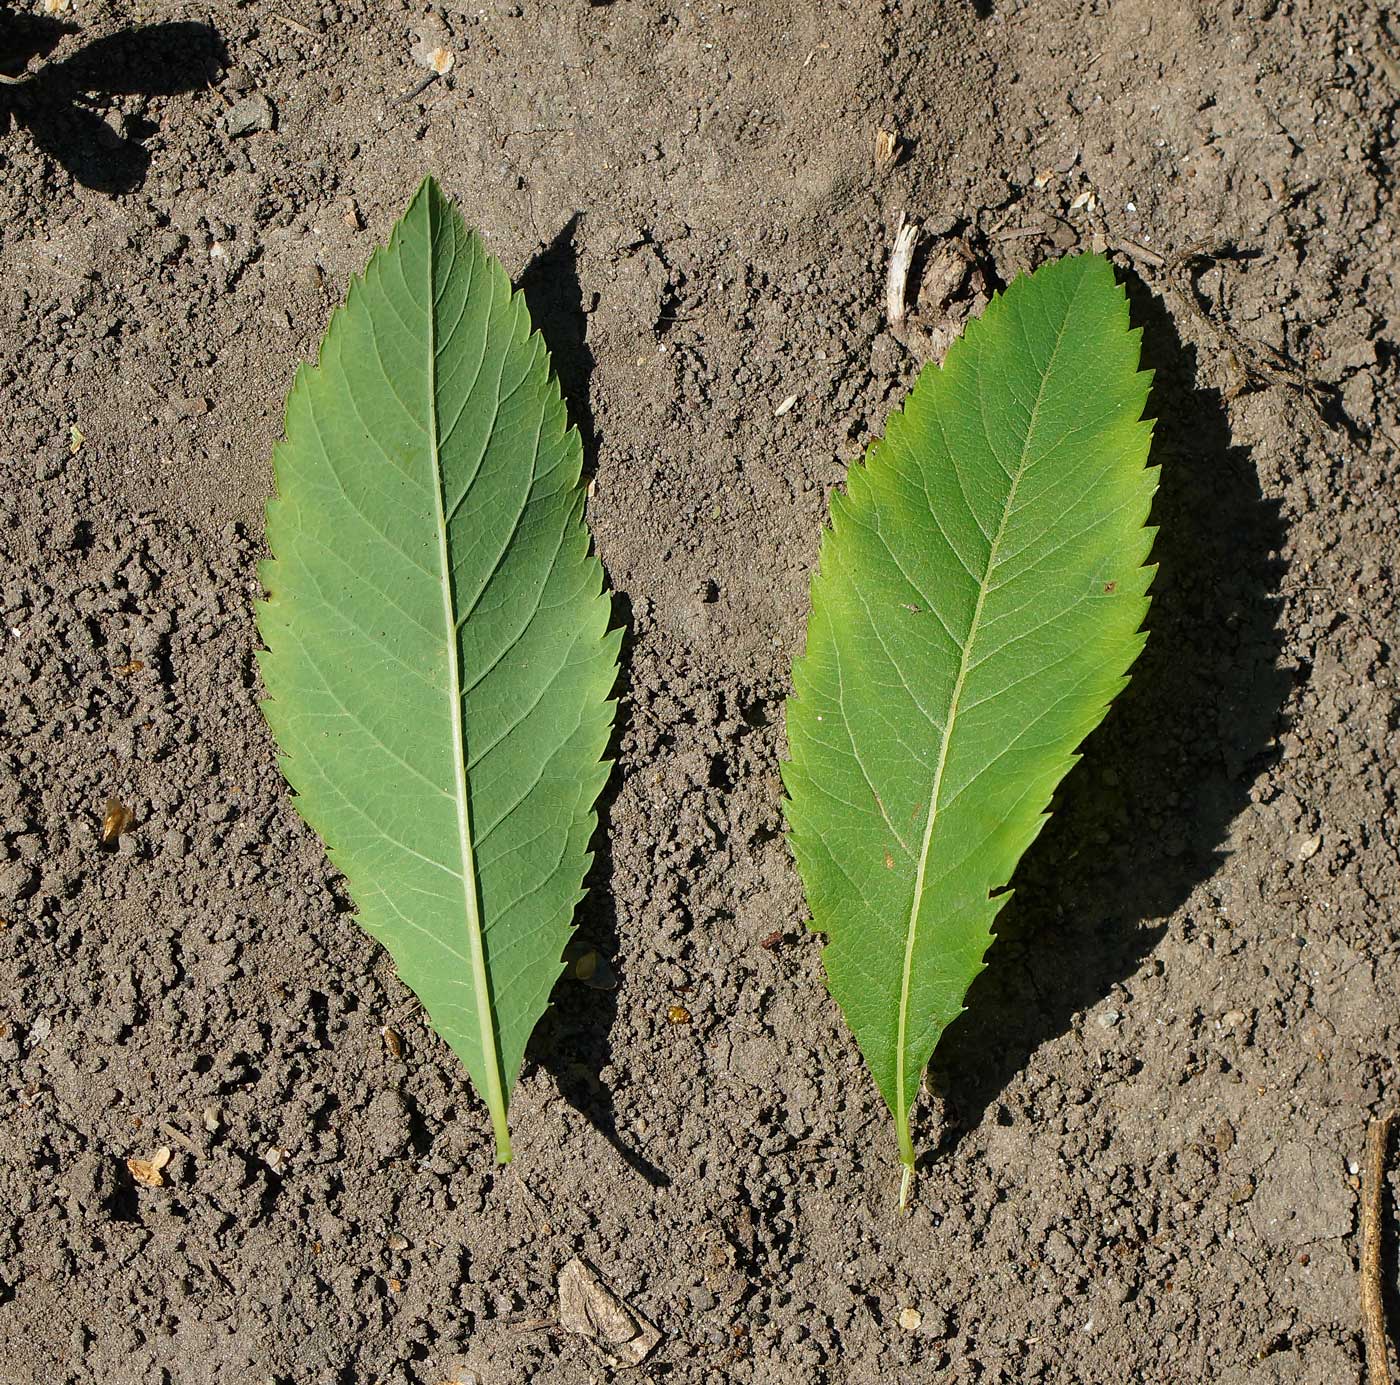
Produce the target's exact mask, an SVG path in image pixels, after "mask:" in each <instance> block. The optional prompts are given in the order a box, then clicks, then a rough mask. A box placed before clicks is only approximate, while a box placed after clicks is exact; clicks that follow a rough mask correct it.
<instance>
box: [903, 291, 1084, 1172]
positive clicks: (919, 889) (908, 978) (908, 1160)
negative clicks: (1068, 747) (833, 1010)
mask: <svg viewBox="0 0 1400 1385" xmlns="http://www.w3.org/2000/svg"><path fill="white" fill-rule="evenodd" d="M1083 282H1084V278H1083V275H1081V276H1080V278H1079V282H1078V283H1077V284H1076V285H1075V287H1074V293H1073V294H1072V295H1071V296H1070V300H1069V302H1068V303H1067V304H1066V305H1065V309H1064V314H1063V316H1062V318H1061V320H1060V326H1059V328H1058V330H1057V331H1056V333H1055V344H1054V346H1053V347H1052V348H1051V350H1050V358H1049V360H1048V361H1047V362H1046V364H1045V369H1044V371H1043V372H1042V373H1041V377H1040V388H1039V389H1038V390H1037V391H1036V396H1035V403H1034V404H1033V405H1032V406H1031V414H1030V418H1029V420H1028V421H1027V423H1026V436H1025V441H1024V442H1023V443H1022V445H1021V455H1020V457H1019V458H1018V460H1017V463H1016V470H1015V473H1014V474H1012V473H1010V472H1008V473H1007V476H1008V478H1009V479H1010V481H1011V486H1010V488H1009V489H1008V491H1007V493H1006V501H1005V503H1004V504H1003V506H1002V511H1001V521H1000V523H999V524H998V525H997V532H996V535H995V537H994V538H993V539H992V545H991V548H990V549H989V550H988V552H987V565H986V568H985V570H984V571H983V573H982V579H981V581H980V582H979V583H978V589H977V603H976V605H975V606H974V607H973V611H972V620H971V622H970V623H969V625H968V628H967V638H966V640H965V641H964V642H963V646H962V654H961V657H960V658H959V661H958V675H957V678H956V679H955V680H954V683H953V695H952V697H951V698H950V699H949V702H948V716H947V718H946V720H945V721H944V723H943V734H942V736H941V738H940V740H939V745H938V763H937V765H936V766H935V767H934V772H933V788H932V789H931V791H930V793H929V803H928V816H927V817H926V818H925V820H924V836H923V842H922V844H921V846H920V849H919V863H918V866H917V868H916V870H915V873H914V895H913V899H912V900H911V902H910V905H909V923H908V925H907V927H906V930H905V939H904V970H903V973H902V974H901V976H900V989H899V1022H898V1029H897V1032H896V1036H895V1039H896V1042H895V1125H896V1128H897V1129H898V1132H899V1157H900V1161H901V1162H902V1163H903V1164H904V1165H905V1167H906V1168H909V1169H912V1168H913V1166H914V1141H913V1137H912V1136H911V1135H910V1133H909V1114H910V1112H909V1106H908V1104H907V1101H906V1097H905V1094H904V1093H905V1055H906V1050H907V1036H908V1030H909V991H910V986H911V984H912V981H913V974H914V948H915V945H916V943H917V941H918V935H919V906H920V903H921V901H922V899H923V893H924V877H925V872H926V870H927V868H928V858H929V850H930V848H931V846H932V843H933V833H934V826H935V824H936V822H937V820H938V813H939V809H940V807H941V806H942V805H941V803H940V802H939V799H940V796H941V794H942V790H943V771H944V768H945V766H946V765H947V762H948V747H949V746H950V744H951V743H952V739H953V730H954V727H955V726H956V724H957V719H958V710H959V706H960V704H961V702H962V694H963V688H964V686H965V684H966V682H967V676H968V673H969V672H970V661H971V656H972V648H973V646H974V645H975V644H976V642H977V631H978V626H979V625H980V623H981V620H982V609H983V607H984V605H985V604H986V600H987V596H988V594H989V583H990V582H991V577H992V573H993V572H995V571H996V566H997V550H998V549H999V548H1000V547H1001V541H1002V538H1003V536H1004V535H1005V533H1006V522H1007V520H1008V519H1009V518H1010V516H1011V511H1012V509H1013V508H1014V506H1015V503H1016V491H1017V488H1018V487H1019V486H1020V484H1021V478H1022V476H1024V475H1025V472H1026V467H1027V464H1028V462H1027V458H1028V456H1029V453H1030V446H1031V439H1032V437H1033V436H1034V435H1035V427H1036V421H1037V419H1038V418H1039V416H1040V406H1041V404H1042V403H1043V402H1044V400H1045V389H1046V386H1047V385H1048V384H1049V381H1050V376H1051V374H1052V372H1053V371H1054V368H1055V359H1056V357H1057V356H1058V355H1059V351H1060V344H1061V342H1063V341H1064V337H1065V331H1066V328H1067V326H1068V323H1069V317H1070V313H1071V311H1072V310H1073V308H1074V304H1075V301H1076V300H1077V299H1078V297H1079V290H1080V287H1081V286H1082V285H1083ZM979 388H980V387H979ZM990 442H991V440H990V438H989V439H988V445H989V446H990ZM949 460H950V461H951V460H952V452H951V449H950V450H949ZM970 510H971V505H970V502H969V512H970ZM970 575H971V574H969V576H970Z"/></svg>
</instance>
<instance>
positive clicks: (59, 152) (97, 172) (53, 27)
mask: <svg viewBox="0 0 1400 1385" xmlns="http://www.w3.org/2000/svg"><path fill="white" fill-rule="evenodd" d="M75 32H77V30H76V27H75V26H74V25H71V24H65V23H61V22H59V21H57V20H54V19H47V18H44V17H43V16H40V15H25V14H15V15H12V14H8V13H0V73H4V74H5V75H6V76H8V77H19V76H23V75H24V74H25V73H26V72H28V73H29V75H27V76H24V80H23V81H21V82H19V83H17V84H15V85H10V84H5V85H0V132H3V131H5V130H6V129H8V128H9V124H10V118H11V117H12V116H13V117H14V119H15V120H17V121H18V122H19V123H20V124H21V125H23V126H25V127H26V128H27V129H28V130H29V133H30V134H31V135H32V136H33V139H34V142H35V143H36V144H37V145H38V146H39V147H40V148H41V149H42V150H43V151H44V152H45V153H46V154H49V155H50V156H51V157H53V158H55V159H57V160H58V162H59V163H60V164H62V165H63V167H64V168H66V169H67V170H68V172H69V173H70V174H71V175H72V176H73V177H74V178H75V179H76V180H77V181H78V182H80V183H82V184H83V185H84V186H85V187H89V188H92V189H94V190H95V191H97V192H106V193H124V192H132V191H134V190H135V189H136V188H139V187H140V186H141V184H142V183H143V182H144V181H145V177H146V171H147V169H148V168H149V167H150V162H151V156H150V155H149V154H148V153H147V152H146V150H145V148H144V145H143V143H142V141H144V140H146V139H148V138H149V137H150V136H151V135H153V134H154V133H155V132H156V129H157V128H158V127H157V126H156V125H154V124H152V123H151V122H150V121H148V120H146V119H145V117H144V116H143V115H141V114H131V113H127V114H125V115H122V116H121V117H120V127H121V128H120V129H118V128H116V126H114V125H112V124H109V123H108V122H107V121H106V120H104V119H103V118H102V116H101V114H99V112H100V110H101V109H102V108H103V107H105V106H107V105H109V104H110V103H109V102H108V101H107V100H106V98H108V97H113V96H173V95H175V94H177V93H179V92H184V91H193V90H194V89H195V88H196V87H201V86H205V85H206V84H207V83H209V82H211V81H213V80H214V79H215V78H216V77H217V76H218V75H219V73H220V72H221V71H222V70H223V67H224V65H225V63H226V60H227V59H226V54H225V53H224V48H223V44H222V43H221V42H220V40H219V36H218V34H216V33H215V32H214V30H213V29H211V28H210V27H209V26H208V25H207V24H195V23H187V22H180V23H172V24H151V25H147V26H145V27H143V28H139V29H129V30H126V31H124V32H122V33H118V34H113V35H111V36H110V37H108V38H102V39H97V40H96V41H95V42H93V43H90V44H88V45H87V46H86V47H83V48H80V49H79V50H78V51H77V52H76V53H74V54H73V55H72V56H71V57H67V58H63V59H61V60H59V61H57V62H50V61H48V58H49V55H50V54H51V53H52V52H53V51H54V49H55V48H56V47H57V46H58V44H59V42H60V40H62V39H63V38H64V37H65V36H67V35H69V34H72V33H75ZM31 68H32V71H31V70H30V69H31Z"/></svg>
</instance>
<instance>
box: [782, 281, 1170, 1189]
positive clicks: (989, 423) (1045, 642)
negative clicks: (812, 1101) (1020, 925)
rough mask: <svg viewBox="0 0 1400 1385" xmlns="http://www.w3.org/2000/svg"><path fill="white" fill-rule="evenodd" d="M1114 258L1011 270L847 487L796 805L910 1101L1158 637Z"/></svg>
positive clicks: (841, 939) (828, 545)
mask: <svg viewBox="0 0 1400 1385" xmlns="http://www.w3.org/2000/svg"><path fill="white" fill-rule="evenodd" d="M1139 336H1140V334H1139V333H1138V332H1136V331H1132V330H1130V329H1129V325H1128V305H1127V301H1126V297H1125V295H1124V293H1123V290H1122V289H1121V288H1120V287H1118V285H1117V284H1116V283H1115V281H1114V277H1113V271H1112V269H1111V268H1110V266H1109V265H1108V263H1107V261H1106V260H1104V259H1103V258H1102V257H1100V256H1097V255H1084V256H1079V257H1076V258H1073V259H1065V260H1061V261H1059V262H1058V263H1057V264H1053V265H1050V266H1048V267H1046V268H1044V269H1041V270H1040V271H1039V272H1037V273H1036V274H1034V275H1032V276H1030V277H1029V278H1022V279H1019V280H1017V281H1016V282H1015V283H1013V284H1012V285H1011V287H1010V288H1009V289H1008V290H1007V291H1006V293H1005V294H1003V295H1002V296H1000V297H998V298H997V299H995V300H994V301H993V302H992V303H991V305H990V306H989V307H988V308H987V310H986V312H985V313H984V314H983V316H982V318H981V319H980V320H979V321H975V322H972V323H970V324H969V325H968V328H967V332H966V334H965V336H964V337H963V339H962V340H961V341H960V342H958V343H957V344H955V345H954V346H953V348H952V349H951V351H949V353H948V357H947V360H946V363H945V364H944V366H943V368H942V369H941V370H940V369H939V368H937V367H935V366H930V367H928V368H927V369H925V371H924V372H923V374H922V376H921V377H920V379H919V381H918V383H917V384H916V385H915V387H914V390H913V392H912V393H911V394H910V395H909V398H908V400H907V401H906V403H905V406H904V409H903V412H902V413H899V414H896V415H894V416H893V417H891V419H890V421H889V425H888V429H887V432H886V435H885V438H884V440H883V441H882V442H879V443H877V444H875V445H874V446H873V447H872V448H871V449H870V452H869V455H868V456H867V458H866V460H865V463H864V465H858V466H854V467H852V468H851V471H850V474H849V477H848V479H847V486H846V493H845V494H844V495H840V494H837V495H835V496H834V497H833V499H832V505H831V527H830V529H829V530H828V531H827V532H826V533H825V534H824V535H823V539H822V546H821V557H820V563H819V569H818V573H817V575H816V577H815V578H814V579H813V582H812V613H811V618H810V621H809V623H808V627H807V650H806V654H805V656H804V657H802V658H800V659H798V660H797V661H796V662H795V664H794V666H793V697H792V699H791V700H790V701H789V703H788V710H787V731H788V742H789V747H790V753H791V760H790V762H789V763H788V764H786V765H785V766H784V779H785V782H786V785H787V790H788V794H789V799H790V801H789V804H788V823H789V827H790V832H791V842H792V847H793V851H794V854H795V856H796V858H797V864H798V868H799V871H800V873H801V876H802V880H803V883H804V885H805V887H806V891H807V901H808V905H809V907H810V909H811V913H812V920H813V922H812V927H813V928H814V929H816V930H817V931H819V932H822V933H825V934H826V936H827V944H826V947H825V949H824V951H823V961H824V963H825V966H826V972H827V978H828V984H829V986H830V989H831V993H832V995H833V996H834V997H835V998H836V1000H837V1002H838V1004H839V1005H840V1006H841V1009H842V1010H843V1011H844V1012H845V1015H846V1018H847V1021H848V1022H849V1023H850V1026H851V1029H852V1031H853V1032H854V1034H855V1037H856V1041H857V1043H858V1044H859V1045H860V1049H861V1052H862V1054H863V1055H864V1056H865V1060H866V1062H867V1063H868V1064H869V1065H870V1069H871V1071H872V1073H873V1074H874V1077H875V1081H876V1084H877V1085H878V1087H879V1089H880V1093H881V1095H882V1096H883V1097H884V1099H885V1101H886V1103H887V1104H888V1106H889V1108H890V1110H891V1112H892V1113H893V1115H894V1118H895V1124H896V1129H897V1132H898V1136H899V1148H900V1158H901V1161H902V1162H903V1163H904V1165H905V1168H906V1175H905V1188H906V1190H907V1186H908V1170H910V1169H912V1167H913V1163H914V1148H913V1142H912V1139H911V1136H910V1131H909V1124H910V1113H911V1111H912V1108H913V1106H914V1102H915V1099H916V1097H917V1095H918V1088H919V1081H920V1078H921V1077H922V1074H923V1071H924V1068H925V1066H926V1065H927V1063H928V1060H929V1058H930V1057H931V1056H932V1054H933V1050H934V1048H935V1046H936V1045H937V1043H938V1040H939V1038H940V1036H941V1035H942V1033H943V1031H944V1029H946V1028H947V1026H948V1025H949V1024H950V1023H951V1022H952V1021H953V1020H954V1019H955V1018H956V1017H957V1016H958V1015H959V1014H960V1013H961V1012H962V1009H963V1001H964V999H965V997H966V995H967V990H968V987H969V986H970V985H971V984H972V981H973V978H974V977H975V976H976V975H977V973H978V972H979V971H981V969H982V967H983V965H984V963H983V957H984V955H985V953H986V951H987V948H988V946H989V945H990V943H991V939H992V923H993V920H994V919H995V917H996V915H997V912H998V910H1000V908H1001V907H1002V905H1003V904H1005V902H1006V900H1007V899H1008V898H1009V893H1006V892H1002V893H995V894H994V892H996V891H1002V890H1003V887H1004V886H1005V885H1006V883H1007V881H1008V880H1010V878H1011V874H1012V872H1013V870H1014V869H1015V867H1016V863H1017V861H1018V860H1019V859H1020V858H1021V855H1022V853H1023V852H1024V851H1025V850H1026V848H1027V847H1028V846H1029V845H1030V844H1031V842H1032V841H1033V840H1034V839H1035V837H1036V835H1037V833H1038V832H1039V831H1040V829H1041V827H1042V826H1043V825H1044V822H1045V820H1046V817H1047V816H1048V814H1047V812H1046V809H1047V806H1048V804H1049V802H1050V797H1051V794H1052V793H1053V791H1054V789H1055V786H1056V785H1057V784H1058V783H1059V782H1060V780H1061V778H1062V777H1063V776H1064V774H1065V773H1066V772H1067V771H1068V770H1069V768H1070V767H1071V766H1072V765H1073V764H1074V762H1075V760H1076V759H1077V758H1078V756H1077V754H1076V748H1077V747H1078V746H1079V744H1080V742H1082V741H1083V739H1084V738H1085V736H1087V735H1088V734H1089V732H1090V731H1092V730H1093V729H1094V727H1095V726H1097V725H1098V724H1099V722H1100V721H1101V720H1102V719H1103V717H1104V714H1105V713H1106V712H1107V710H1108V706H1109V703H1110V702H1111V701H1112V699H1113V697H1114V696H1115V695H1116V694H1117V693H1118V692H1119V691H1120V690H1121V689H1122V688H1123V687H1124V685H1125V684H1126V683H1127V681H1128V680H1127V676H1126V675H1127V671H1128V668H1129V667H1130V666H1131V664H1132V662H1133V660H1134V659H1135V658H1136V657H1137V655H1138V653H1139V651H1140V650H1141V649H1142V646H1143V643H1144V642H1145V640H1146V638H1147V637H1146V635H1145V634H1144V633H1142V622H1143V619H1144V617H1145V616H1146V613H1147V606H1148V598H1147V589H1148V587H1149V585H1150V583H1151V580H1152V574H1153V571H1154V569H1152V568H1150V567H1147V566H1145V565H1144V564H1145V563H1146V560H1147V557H1148V554H1149V552H1150V550H1151V545H1152V536H1153V532H1154V531H1153V530H1151V529H1148V528H1146V527H1145V524H1146V520H1147V516H1148V511H1149V508H1150V506H1151V501H1152V495H1153V492H1154V491H1155V489H1156V478H1157V472H1156V468H1149V467H1147V466H1146V461H1147V453H1148V447H1149V443H1150V438H1151V426H1150V424H1148V423H1145V422H1143V421H1141V420H1142V411H1143V406H1144V404H1145V403H1146V400H1147V389H1148V383H1149V379H1150V377H1149V375H1148V374H1146V373H1139V371H1138V348H1139Z"/></svg>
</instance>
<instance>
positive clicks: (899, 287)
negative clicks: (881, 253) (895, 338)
mask: <svg viewBox="0 0 1400 1385" xmlns="http://www.w3.org/2000/svg"><path fill="white" fill-rule="evenodd" d="M918 240H919V228H918V225H917V224H916V223H915V222H912V221H910V222H906V223H905V224H904V225H902V226H901V227H900V228H899V230H898V231H897V232H896V233H895V238H894V251H893V253H892V254H891V255H890V269H889V276H888V277H887V278H886V280H885V316H886V317H887V318H888V319H889V324H890V326H891V327H898V326H899V324H900V323H901V322H903V321H904V314H905V311H906V309H905V298H904V295H905V292H906V291H907V289H908V285H909V267H910V265H911V264H913V262H914V246H915V245H916V244H917V243H918Z"/></svg>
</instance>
